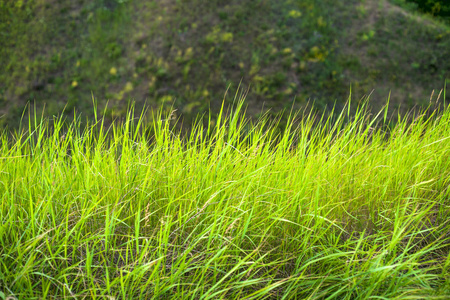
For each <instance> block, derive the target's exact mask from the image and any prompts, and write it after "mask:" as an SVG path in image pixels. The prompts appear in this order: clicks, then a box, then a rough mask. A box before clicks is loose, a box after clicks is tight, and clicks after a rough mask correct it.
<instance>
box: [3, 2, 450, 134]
mask: <svg viewBox="0 0 450 300" xmlns="http://www.w3.org/2000/svg"><path fill="white" fill-rule="evenodd" d="M391 2H392V3H399V2H398V1H391ZM391 2H390V1H387V0H381V1H377V0H365V1H362V0H345V1H344V0H339V1H335V0H320V1H313V0H292V1H291V0H283V1H274V0H249V1H245V2H242V1H237V0H232V1H226V2H224V1H216V0H214V1H206V2H205V1H200V0H183V1H175V0H167V1H134V0H128V1H125V0H98V1H87V0H75V1H54V0H42V1H37V0H29V1H0V14H1V15H0V16H1V19H2V20H4V21H2V22H1V23H0V43H1V44H2V46H3V47H1V48H0V115H1V116H2V117H1V118H0V125H1V126H5V125H9V126H10V127H15V128H17V127H18V124H19V119H20V115H21V113H22V111H23V108H24V107H25V106H26V104H27V103H28V102H32V103H36V106H37V107H38V108H39V109H42V108H43V107H44V105H45V106H46V109H45V111H46V113H47V115H48V116H52V115H56V114H58V113H59V112H60V111H62V109H63V107H65V106H66V110H65V111H66V112H67V117H71V116H72V112H73V110H77V111H78V112H83V113H85V114H87V115H90V114H91V108H90V100H89V99H90V98H91V95H92V94H94V95H95V97H96V98H98V99H99V107H101V108H103V107H105V106H106V102H108V101H109V104H108V106H107V107H108V110H107V111H106V117H107V118H108V120H112V119H114V118H115V117H119V116H122V117H123V116H125V115H126V108H127V105H128V103H129V100H130V99H132V100H134V101H136V106H137V107H139V108H141V107H142V106H143V105H144V103H145V102H146V103H147V105H149V106H152V107H159V106H164V107H166V108H170V107H171V106H176V107H177V108H179V110H178V111H177V112H176V114H177V115H178V116H179V115H182V116H183V117H184V118H185V119H186V121H187V122H188V123H190V122H191V121H192V120H193V119H195V117H196V115H197V113H199V112H204V111H208V110H209V109H211V110H212V111H213V115H212V118H213V119H216V117H217V113H218V111H219V108H220V104H221V102H222V100H223V92H224V90H226V89H227V88H229V87H231V89H235V88H236V87H237V86H238V85H239V84H240V86H241V87H243V88H248V89H249V90H250V93H249V95H248V98H247V101H248V103H249V109H248V114H249V115H252V116H256V117H258V116H260V115H261V107H262V106H263V104H264V106H265V107H266V108H269V107H270V108H272V109H273V110H272V111H274V112H278V111H280V110H283V109H286V108H290V107H291V105H292V102H293V101H294V99H295V105H296V107H297V108H300V107H302V106H305V105H306V103H307V102H308V101H309V100H314V101H315V103H316V107H318V108H321V109H322V110H330V109H331V107H332V103H334V101H335V100H337V105H338V106H339V108H342V106H343V105H344V103H345V100H346V99H347V96H348V90H349V87H350V86H351V88H352V93H353V97H354V99H362V98H363V96H364V95H368V94H370V93H371V92H372V90H373V89H375V91H374V92H373V93H372V97H371V99H372V100H371V101H372V103H371V105H372V106H373V107H377V108H380V107H381V106H382V105H383V104H384V99H385V98H386V97H387V95H388V94H389V93H390V92H391V104H392V105H393V106H394V107H396V108H398V107H401V108H402V109H404V110H407V109H409V108H411V107H413V106H414V105H416V104H419V105H422V104H424V103H425V104H426V103H427V102H428V99H429V97H430V94H431V93H432V91H433V90H435V93H434V95H437V94H438V91H439V90H440V89H442V88H443V86H444V82H445V80H446V79H448V78H450V73H449V72H450V71H449V70H450V63H449V62H448V61H449V60H448V59H446V56H447V53H449V51H450V38H449V37H450V29H449V26H448V25H447V24H445V23H442V22H440V21H439V20H435V19H432V18H431V17H429V18H425V17H424V16H423V15H420V14H418V13H414V12H412V10H410V11H407V10H405V9H403V8H400V7H398V6H396V5H393V4H392V3H391ZM400 2H402V1H400ZM402 3H403V2H402ZM226 101H227V102H228V103H231V102H232V101H233V99H232V98H227V99H226Z"/></svg>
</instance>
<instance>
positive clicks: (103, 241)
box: [0, 97, 450, 300]
mask: <svg viewBox="0 0 450 300" xmlns="http://www.w3.org/2000/svg"><path fill="white" fill-rule="evenodd" d="M237 98H239V97H237ZM243 104H244V102H243V100H242V99H240V100H236V103H235V105H234V107H233V109H230V110H226V109H224V108H223V107H222V110H221V113H220V114H219V116H218V118H217V120H216V121H215V122H214V121H212V120H211V121H210V122H206V123H207V124H209V125H206V126H204V125H203V124H204V122H201V120H200V118H199V119H198V120H197V122H196V123H195V124H194V125H193V126H192V130H191V131H190V132H189V133H186V132H183V131H180V130H177V129H176V127H174V122H176V120H173V118H174V116H173V115H164V114H161V113H154V114H153V118H152V119H151V121H148V120H146V117H145V116H146V115H147V114H145V113H142V114H139V113H138V112H137V111H136V112H135V111H133V109H130V110H129V111H128V114H127V116H128V117H127V119H126V120H123V121H121V122H117V123H114V124H112V125H111V126H107V127H105V126H103V125H104V124H103V121H104V120H103V119H101V118H98V119H97V117H95V118H94V119H92V120H91V122H90V123H86V122H82V118H81V117H75V121H74V122H65V121H64V119H63V118H55V119H52V120H48V119H47V120H45V119H41V121H36V122H33V121H32V122H30V123H29V125H28V127H27V128H22V129H19V131H16V133H14V134H12V133H8V132H6V131H3V132H2V133H1V134H0V139H1V148H0V197H1V201H0V220H1V222H0V299H3V300H4V299H61V298H64V299H150V298H154V299H340V300H342V299H349V300H350V299H352V300H353V299H448V298H449V297H450V255H449V250H450V235H449V233H450V222H449V220H450V207H449V205H450V189H449V186H450V185H449V184H450V127H449V126H448V124H449V122H450V109H449V107H448V106H446V105H445V104H444V105H443V106H442V105H441V106H439V107H438V106H436V107H435V106H430V107H429V108H428V109H427V110H424V111H422V112H421V113H418V114H411V115H409V117H401V116H396V115H394V116H391V114H390V113H389V111H387V110H386V109H385V110H381V111H380V113H378V114H376V115H370V114H368V113H367V106H364V105H363V106H360V107H359V108H358V110H357V111H356V114H355V115H354V116H351V115H350V114H349V113H348V110H347V109H344V110H343V111H342V112H340V113H339V112H334V113H332V114H331V115H330V116H328V117H324V116H322V115H320V114H318V115H317V114H314V113H310V111H309V110H304V111H302V112H298V113H294V112H293V113H291V114H290V118H289V121H288V122H287V125H286V126H283V129H282V130H280V129H279V128H280V126H278V122H279V120H277V119H271V118H269V117H268V115H265V116H262V117H261V118H260V119H259V120H258V121H257V122H254V123H251V122H250V121H248V119H247V118H246V114H245V110H244V108H243ZM98 114H99V115H100V113H99V112H98ZM95 116H97V113H96V114H95ZM204 118H205V119H207V120H208V119H209V116H208V115H205V116H204ZM30 119H31V120H39V119H40V118H39V117H38V116H36V115H33V114H31V116H30Z"/></svg>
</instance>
